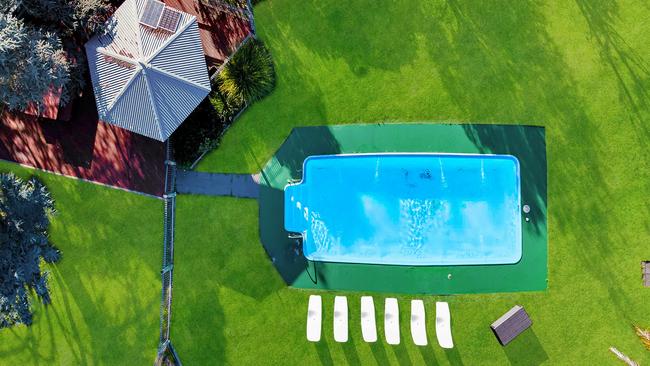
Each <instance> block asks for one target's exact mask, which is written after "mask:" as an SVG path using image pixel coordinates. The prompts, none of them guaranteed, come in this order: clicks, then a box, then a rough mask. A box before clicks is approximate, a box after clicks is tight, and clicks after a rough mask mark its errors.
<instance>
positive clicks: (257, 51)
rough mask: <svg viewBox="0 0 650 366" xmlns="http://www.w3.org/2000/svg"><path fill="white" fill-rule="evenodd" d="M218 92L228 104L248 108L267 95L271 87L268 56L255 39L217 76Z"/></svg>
mask: <svg viewBox="0 0 650 366" xmlns="http://www.w3.org/2000/svg"><path fill="white" fill-rule="evenodd" d="M217 79H218V82H219V85H218V87H219V91H221V92H222V93H223V95H225V96H226V98H227V99H228V101H229V102H230V103H232V104H237V105H239V104H244V103H247V104H250V103H251V102H253V101H255V100H258V99H261V98H263V97H264V96H266V95H267V94H269V93H270V92H271V91H272V90H273V87H274V86H275V71H274V70H273V60H272V59H271V54H270V53H269V51H268V49H267V48H266V47H265V46H264V44H263V43H262V42H261V41H259V40H257V39H254V38H252V39H250V40H249V41H248V42H246V44H244V45H243V46H242V47H241V48H240V49H239V50H238V51H237V52H236V53H235V54H234V55H233V57H232V58H231V59H230V61H229V62H228V64H226V66H225V67H224V69H223V70H222V71H221V73H220V74H219V76H217Z"/></svg>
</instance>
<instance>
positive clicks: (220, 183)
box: [176, 170, 260, 198]
mask: <svg viewBox="0 0 650 366" xmlns="http://www.w3.org/2000/svg"><path fill="white" fill-rule="evenodd" d="M258 183H259V179H258V175H250V174H223V173H204V172H194V171H186V170H179V171H178V173H177V175H176V192H178V193H189V194H206V195H210V196H232V197H242V198H257V197H259V191H260V189H259V184H258Z"/></svg>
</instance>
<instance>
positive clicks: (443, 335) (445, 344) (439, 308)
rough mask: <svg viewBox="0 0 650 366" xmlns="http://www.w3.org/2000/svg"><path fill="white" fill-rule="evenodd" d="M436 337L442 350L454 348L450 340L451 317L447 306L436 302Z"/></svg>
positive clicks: (452, 341) (444, 303)
mask: <svg viewBox="0 0 650 366" xmlns="http://www.w3.org/2000/svg"><path fill="white" fill-rule="evenodd" d="M436 337H437V338H438V344H439V345H440V347H442V348H454V340H453V339H452V338H451V315H450V314H449V304H447V303H446V302H436Z"/></svg>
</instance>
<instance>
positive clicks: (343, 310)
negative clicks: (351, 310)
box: [334, 296, 348, 342]
mask: <svg viewBox="0 0 650 366" xmlns="http://www.w3.org/2000/svg"><path fill="white" fill-rule="evenodd" d="M334 340H335V341H337V342H347V341H348V298H347V297H345V296H337V297H335V298H334Z"/></svg>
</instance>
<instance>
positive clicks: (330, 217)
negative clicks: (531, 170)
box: [284, 154, 522, 265]
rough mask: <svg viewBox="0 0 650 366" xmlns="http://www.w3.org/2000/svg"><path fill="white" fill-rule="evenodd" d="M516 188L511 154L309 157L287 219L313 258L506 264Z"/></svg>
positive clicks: (517, 244)
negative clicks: (300, 236)
mask: <svg viewBox="0 0 650 366" xmlns="http://www.w3.org/2000/svg"><path fill="white" fill-rule="evenodd" d="M520 191H521V189H520V179H519V161H518V160H517V158H515V157H514V156H510V155H478V154H352V155H322V156H310V157H308V158H307V159H306V160H305V162H304V164H303V180H302V181H301V182H300V183H298V184H290V185H287V186H286V187H285V193H284V206H285V207H284V220H285V221H284V226H285V229H286V230H287V231H290V232H297V233H300V234H301V235H302V236H303V254H304V255H305V257H306V258H307V259H309V260H313V261H324V262H345V263H369V264H391V265H471V264H512V263H517V262H518V261H519V260H520V259H521V255H522V245H521V207H520V206H521V203H520V201H521V192H520Z"/></svg>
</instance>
